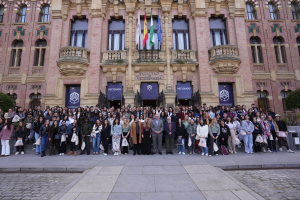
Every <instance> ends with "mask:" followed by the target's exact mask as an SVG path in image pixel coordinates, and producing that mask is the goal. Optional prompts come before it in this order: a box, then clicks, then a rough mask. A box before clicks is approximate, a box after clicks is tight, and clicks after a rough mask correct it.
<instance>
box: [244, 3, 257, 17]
mask: <svg viewBox="0 0 300 200" xmlns="http://www.w3.org/2000/svg"><path fill="white" fill-rule="evenodd" d="M246 8H247V19H249V20H253V19H256V13H255V9H254V5H253V4H252V3H246Z"/></svg>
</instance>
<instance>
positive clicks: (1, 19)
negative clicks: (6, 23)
mask: <svg viewBox="0 0 300 200" xmlns="http://www.w3.org/2000/svg"><path fill="white" fill-rule="evenodd" d="M3 12H4V6H3V5H0V23H2V22H3Z"/></svg>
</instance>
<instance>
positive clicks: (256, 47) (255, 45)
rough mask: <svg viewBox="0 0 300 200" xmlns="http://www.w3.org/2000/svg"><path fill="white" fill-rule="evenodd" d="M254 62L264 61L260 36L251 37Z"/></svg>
mask: <svg viewBox="0 0 300 200" xmlns="http://www.w3.org/2000/svg"><path fill="white" fill-rule="evenodd" d="M250 44H251V52H252V59H253V63H256V64H259V63H263V59H262V48H261V42H260V39H259V38H258V37H251V38H250Z"/></svg>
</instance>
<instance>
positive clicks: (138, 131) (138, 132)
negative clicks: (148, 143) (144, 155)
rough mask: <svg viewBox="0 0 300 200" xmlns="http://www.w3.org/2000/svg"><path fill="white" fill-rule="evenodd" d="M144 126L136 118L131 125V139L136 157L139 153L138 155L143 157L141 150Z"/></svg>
mask: <svg viewBox="0 0 300 200" xmlns="http://www.w3.org/2000/svg"><path fill="white" fill-rule="evenodd" d="M142 126H143V124H142V123H141V122H140V121H139V117H135V121H134V122H132V123H131V127H130V137H131V138H132V143H133V152H134V153H133V155H134V156H135V155H136V153H138V155H141V152H140V148H141V143H142V134H143V133H142V131H143V127H142Z"/></svg>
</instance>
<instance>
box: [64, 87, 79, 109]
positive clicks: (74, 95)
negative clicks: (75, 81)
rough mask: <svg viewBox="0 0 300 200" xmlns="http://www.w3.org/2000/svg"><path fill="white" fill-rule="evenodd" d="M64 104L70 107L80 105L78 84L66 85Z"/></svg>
mask: <svg viewBox="0 0 300 200" xmlns="http://www.w3.org/2000/svg"><path fill="white" fill-rule="evenodd" d="M66 106H68V108H71V109H73V108H77V107H80V86H68V85H67V88H66Z"/></svg>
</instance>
